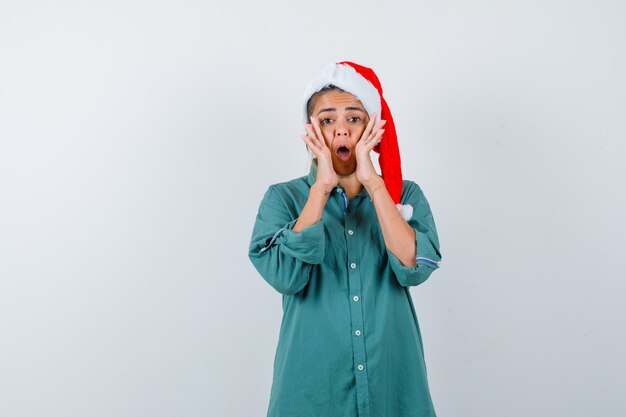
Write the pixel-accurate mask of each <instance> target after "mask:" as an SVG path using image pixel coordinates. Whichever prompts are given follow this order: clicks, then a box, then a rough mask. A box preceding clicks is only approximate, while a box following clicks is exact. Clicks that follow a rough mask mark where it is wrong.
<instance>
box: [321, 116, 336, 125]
mask: <svg viewBox="0 0 626 417" xmlns="http://www.w3.org/2000/svg"><path fill="white" fill-rule="evenodd" d="M332 120H333V119H331V118H330V117H325V118H323V119H322V124H323V125H327V124H329V123H332Z"/></svg>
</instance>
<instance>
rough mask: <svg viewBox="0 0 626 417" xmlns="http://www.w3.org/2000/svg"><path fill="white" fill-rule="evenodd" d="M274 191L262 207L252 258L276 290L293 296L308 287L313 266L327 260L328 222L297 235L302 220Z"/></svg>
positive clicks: (272, 189) (318, 224)
mask: <svg viewBox="0 0 626 417" xmlns="http://www.w3.org/2000/svg"><path fill="white" fill-rule="evenodd" d="M274 187H275V186H273V185H272V186H270V188H269V189H268V190H267V192H266V193H265V196H264V197H263V200H262V202H261V205H260V206H259V211H258V214H257V217H256V221H255V224H254V228H253V231H252V237H251V240H250V245H249V248H248V257H249V259H250V261H251V262H252V264H253V265H254V267H255V268H256V269H257V271H258V272H259V274H260V275H261V276H262V277H263V279H264V280H265V281H267V282H268V283H269V284H270V285H271V286H272V287H274V289H276V290H277V291H278V292H280V293H283V294H288V295H291V294H295V293H297V292H299V291H301V290H302V289H303V288H304V287H305V286H306V284H307V283H308V281H309V278H310V275H311V271H312V268H313V266H314V265H318V264H321V263H322V261H323V259H324V249H325V234H324V221H323V219H321V220H319V221H318V222H317V223H315V224H312V225H309V226H307V227H305V228H303V229H302V230H301V231H300V232H299V233H298V232H296V231H294V230H293V226H294V225H295V224H296V222H297V221H298V218H299V217H295V218H293V217H294V214H295V213H293V212H291V211H290V210H288V208H287V206H286V205H285V203H284V202H283V200H282V199H281V197H280V195H279V192H278V191H277V190H276V189H275V188H274Z"/></svg>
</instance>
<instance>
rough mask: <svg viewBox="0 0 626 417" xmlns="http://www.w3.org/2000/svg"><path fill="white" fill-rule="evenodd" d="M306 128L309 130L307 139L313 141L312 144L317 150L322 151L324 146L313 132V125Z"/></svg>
mask: <svg viewBox="0 0 626 417" xmlns="http://www.w3.org/2000/svg"><path fill="white" fill-rule="evenodd" d="M304 127H305V128H306V130H307V137H308V139H309V140H310V141H311V143H312V144H313V145H315V148H317V149H321V148H322V146H321V145H320V141H319V139H318V138H317V135H316V134H315V132H314V131H313V125H311V124H306V125H305V126H304Z"/></svg>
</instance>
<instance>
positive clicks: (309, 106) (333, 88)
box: [306, 84, 346, 117]
mask: <svg viewBox="0 0 626 417" xmlns="http://www.w3.org/2000/svg"><path fill="white" fill-rule="evenodd" d="M330 91H338V92H343V93H345V92H346V90H343V89H341V88H339V87H337V86H336V85H334V84H328V85H326V86H324V87H323V88H322V89H321V90H319V91H317V92H316V93H314V94H313V95H312V96H311V97H309V100H308V101H307V102H306V114H307V116H308V117H311V115H312V114H313V107H314V106H315V102H316V101H317V99H318V98H319V97H320V96H322V95H324V94H326V93H328V92H330Z"/></svg>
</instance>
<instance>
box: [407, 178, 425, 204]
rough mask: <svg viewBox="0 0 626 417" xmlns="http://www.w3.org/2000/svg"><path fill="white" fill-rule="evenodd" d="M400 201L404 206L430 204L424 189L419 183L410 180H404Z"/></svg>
mask: <svg viewBox="0 0 626 417" xmlns="http://www.w3.org/2000/svg"><path fill="white" fill-rule="evenodd" d="M400 200H401V201H402V202H403V204H420V203H426V204H428V202H427V199H426V195H425V194H424V190H423V189H422V187H421V186H420V185H419V184H418V183H417V182H415V181H413V180H409V179H403V180H402V195H401V197H400Z"/></svg>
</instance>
